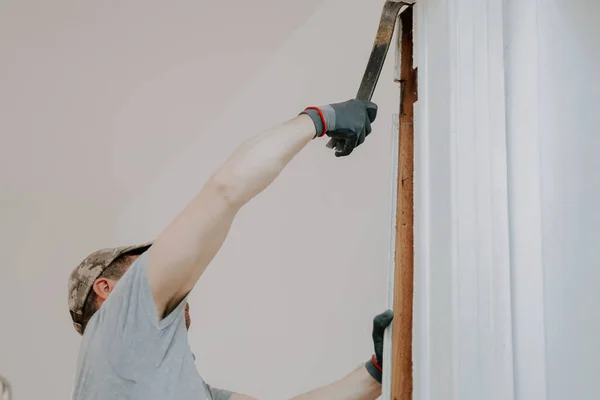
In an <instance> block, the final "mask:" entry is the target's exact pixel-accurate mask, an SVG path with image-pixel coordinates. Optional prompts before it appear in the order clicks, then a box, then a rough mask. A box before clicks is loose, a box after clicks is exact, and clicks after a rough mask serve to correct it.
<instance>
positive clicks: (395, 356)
mask: <svg viewBox="0 0 600 400" xmlns="http://www.w3.org/2000/svg"><path fill="white" fill-rule="evenodd" d="M400 18H401V21H402V31H401V33H400V34H401V35H402V40H401V47H402V60H401V66H400V80H401V85H402V86H401V87H402V94H401V96H402V98H401V102H400V133H399V134H400V141H399V143H400V145H399V148H398V151H399V162H398V168H399V170H398V200H397V203H396V258H395V268H394V327H393V340H392V393H391V399H392V400H410V399H412V391H413V374H412V320H413V318H412V317H413V315H412V314H413V276H414V212H413V210H414V193H413V187H414V185H413V182H414V112H413V105H414V103H415V101H416V100H417V72H416V70H415V69H413V11H412V8H409V9H407V10H406V11H404V12H403V13H402V14H401V16H400Z"/></svg>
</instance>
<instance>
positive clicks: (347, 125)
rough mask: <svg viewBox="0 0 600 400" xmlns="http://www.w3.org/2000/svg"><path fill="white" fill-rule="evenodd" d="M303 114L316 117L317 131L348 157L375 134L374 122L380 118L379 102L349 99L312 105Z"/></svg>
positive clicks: (314, 118) (318, 134)
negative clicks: (378, 111)
mask: <svg viewBox="0 0 600 400" xmlns="http://www.w3.org/2000/svg"><path fill="white" fill-rule="evenodd" d="M301 114H306V115H308V116H309V117H311V118H312V120H313V122H314V124H315V128H316V129H317V134H316V135H315V137H320V136H323V135H327V136H329V137H330V138H331V140H330V142H329V143H328V144H327V147H329V148H335V150H336V151H335V155H336V157H344V156H347V155H349V154H350V153H352V151H353V150H354V149H355V148H356V147H358V146H360V145H361V144H362V143H363V142H364V141H365V138H366V137H367V136H369V134H370V133H371V123H373V121H375V118H376V117H377V104H375V103H372V102H370V101H363V100H349V101H346V102H343V103H334V104H329V105H326V106H320V107H308V108H307V109H306V110H304V111H303V112H302V113H301Z"/></svg>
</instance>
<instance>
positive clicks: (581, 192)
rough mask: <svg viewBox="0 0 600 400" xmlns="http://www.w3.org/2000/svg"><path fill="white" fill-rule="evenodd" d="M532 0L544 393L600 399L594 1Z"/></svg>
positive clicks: (599, 120)
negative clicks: (535, 5)
mask: <svg viewBox="0 0 600 400" xmlns="http://www.w3.org/2000/svg"><path fill="white" fill-rule="evenodd" d="M539 3H540V4H539V5H538V7H539V40H540V52H539V57H540V58H539V85H540V131H541V132H543V135H541V138H542V140H541V166H542V171H543V174H542V177H541V190H542V191H541V193H542V199H543V200H542V204H541V208H542V215H543V222H542V224H543V226H542V228H543V238H544V240H543V258H544V290H545V293H544V294H545V309H544V311H545V316H546V348H547V354H546V357H547V382H548V394H549V396H548V398H549V399H551V400H558V399H565V398H577V399H585V400H588V399H590V400H591V399H597V398H599V397H600V381H599V380H598V366H597V361H598V359H599V358H600V336H599V334H600V319H599V318H598V317H599V316H600V290H598V288H599V287H600V270H599V269H598V266H600V246H598V242H599V239H600V212H599V210H598V205H599V204H600V179H599V175H598V174H599V172H600V157H598V155H599V154H600V136H599V134H598V133H599V132H600V113H599V112H598V110H599V109H600V80H598V77H597V74H598V71H599V70H600V26H599V25H598V21H599V20H600V4H599V3H597V2H592V1H585V0H577V1H571V2H569V3H568V4H564V3H562V2H560V1H556V0H546V1H543V2H539Z"/></svg>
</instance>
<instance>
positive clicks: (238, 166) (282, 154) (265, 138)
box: [211, 115, 316, 206]
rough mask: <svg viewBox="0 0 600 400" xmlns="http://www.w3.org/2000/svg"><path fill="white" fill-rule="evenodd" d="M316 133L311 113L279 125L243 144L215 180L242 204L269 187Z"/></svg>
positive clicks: (213, 178) (231, 200)
mask: <svg viewBox="0 0 600 400" xmlns="http://www.w3.org/2000/svg"><path fill="white" fill-rule="evenodd" d="M315 132H316V131H315V125H314V123H313V121H312V120H311V118H310V117H308V116H307V115H300V116H298V117H296V118H294V119H292V120H290V121H288V122H286V123H284V124H280V125H277V126H275V127H273V128H271V129H269V130H267V131H265V132H263V133H261V134H259V135H256V136H254V137H252V138H250V139H249V140H247V141H246V142H244V143H242V144H241V145H240V146H239V147H238V148H237V149H236V150H235V151H234V152H233V154H232V155H231V156H230V157H229V159H228V160H227V161H226V162H225V164H224V165H223V166H222V167H221V168H220V169H219V170H218V171H217V172H216V173H215V174H214V176H213V177H212V179H211V180H212V181H213V182H215V183H217V184H218V185H219V186H220V187H222V188H223V189H224V191H225V193H224V195H225V196H226V198H227V200H228V201H230V202H231V203H232V204H234V205H237V206H241V205H243V204H245V203H246V202H248V201H249V200H250V199H252V198H253V197H254V196H256V195H257V194H258V193H260V192H261V191H263V190H264V189H265V188H266V187H267V186H269V184H271V183H272V182H273V181H274V180H275V178H276V177H277V176H278V175H279V174H280V173H281V171H282V170H283V168H284V167H285V166H286V165H287V164H288V163H289V162H290V161H291V159H292V158H293V157H294V156H295V155H296V154H297V153H298V152H299V151H300V150H302V149H303V148H304V147H305V146H306V145H307V144H308V143H309V142H310V141H311V140H312V139H313V138H314V136H315Z"/></svg>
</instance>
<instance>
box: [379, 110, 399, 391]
mask: <svg viewBox="0 0 600 400" xmlns="http://www.w3.org/2000/svg"><path fill="white" fill-rule="evenodd" d="M399 132H400V115H399V114H394V115H393V119H392V132H391V134H390V145H391V146H390V148H391V151H392V155H391V157H390V158H391V160H392V163H391V164H392V165H391V168H392V170H391V173H390V177H391V179H390V194H391V198H392V201H391V202H390V208H391V209H390V221H391V222H390V231H389V237H390V251H389V253H388V254H389V255H388V270H387V281H388V288H387V304H388V308H389V309H393V308H394V271H395V262H396V203H397V202H398V161H399V160H398V148H399V145H400V135H399ZM392 326H393V324H392V325H390V327H389V328H388V329H386V331H385V337H384V341H383V346H384V348H383V365H392V336H393V329H392ZM381 392H382V398H383V399H389V398H390V397H391V393H392V369H391V368H385V369H384V370H383V381H382V390H381Z"/></svg>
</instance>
